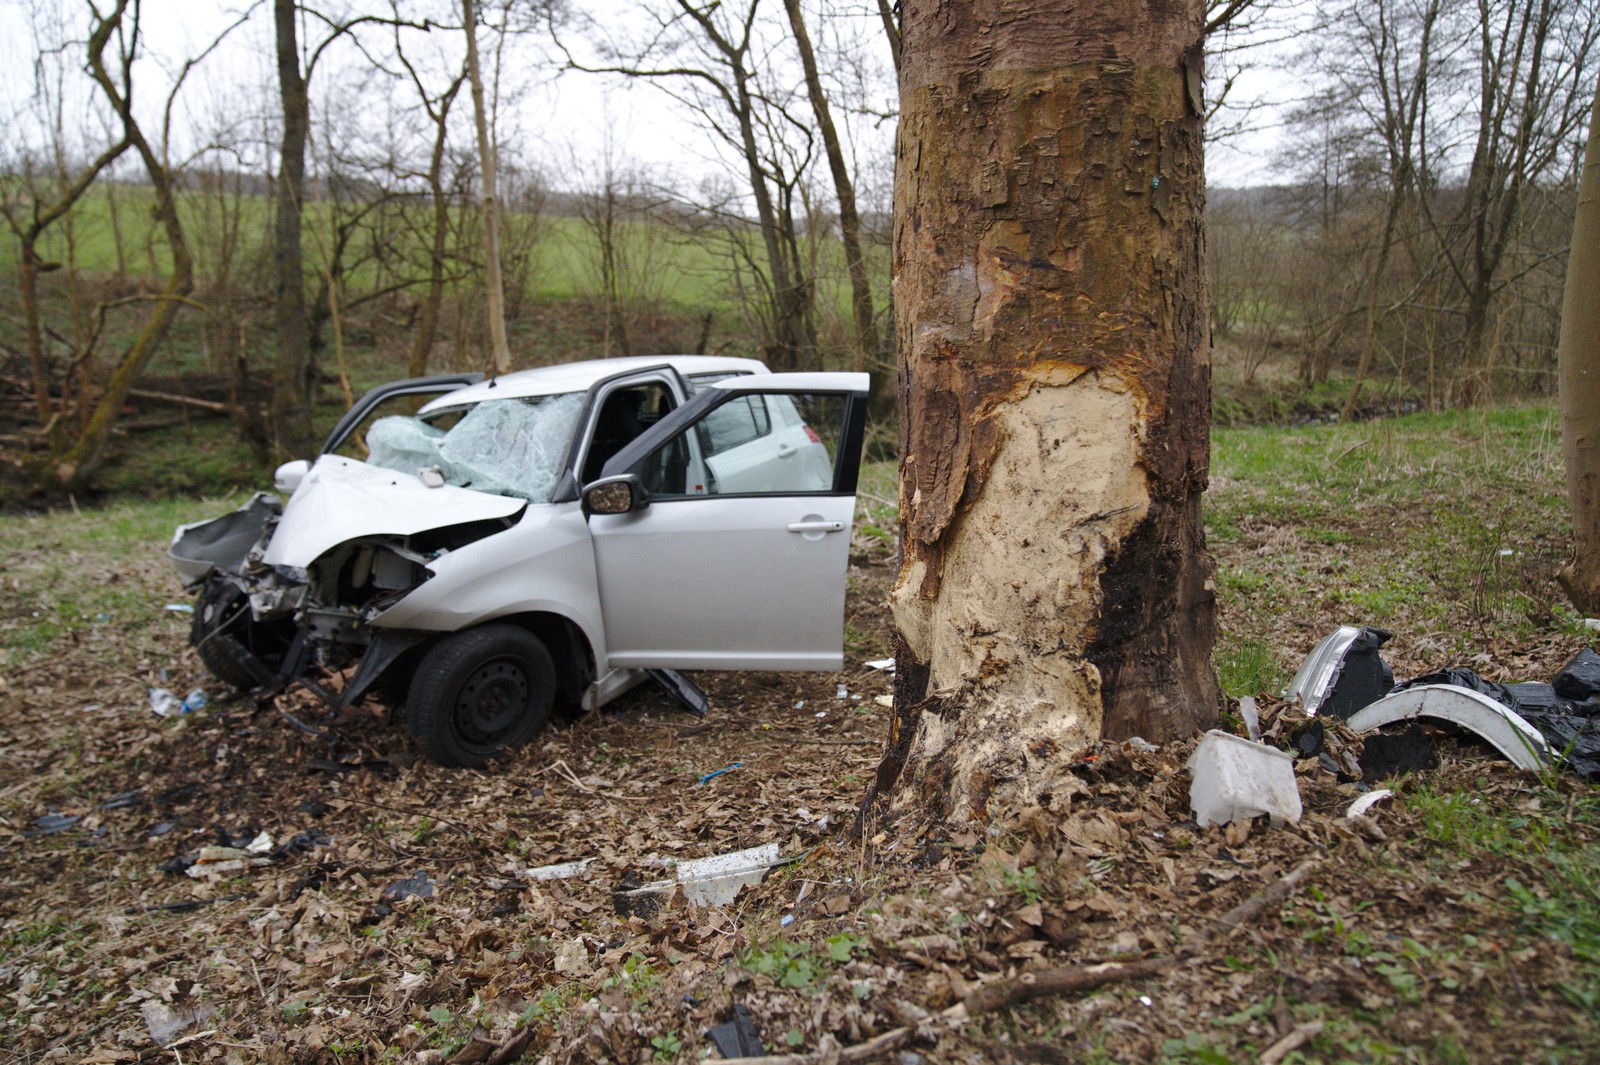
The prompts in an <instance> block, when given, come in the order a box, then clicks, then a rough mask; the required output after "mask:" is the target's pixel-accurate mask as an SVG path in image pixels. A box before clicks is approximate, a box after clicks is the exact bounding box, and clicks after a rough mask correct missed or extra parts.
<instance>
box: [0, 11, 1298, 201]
mask: <svg viewBox="0 0 1600 1065" xmlns="http://www.w3.org/2000/svg"><path fill="white" fill-rule="evenodd" d="M99 3H100V5H101V6H102V8H104V7H105V6H107V0H99ZM480 3H482V0H480ZM83 4H84V0H0V141H5V140H12V139H14V138H17V137H18V136H19V134H20V131H21V129H22V128H23V127H24V126H25V125H31V124H32V123H31V122H30V121H28V119H27V118H25V117H24V118H19V115H22V116H26V115H27V114H28V113H29V109H30V106H31V104H32V102H33V101H34V97H35V93H34V87H35V84H36V76H35V63H36V59H37V50H36V45H35V40H34V37H33V34H32V31H31V30H30V28H29V26H30V17H29V13H30V12H31V11H39V12H42V13H43V15H44V20H45V21H48V20H49V19H50V18H52V17H53V18H56V19H60V20H62V21H63V22H65V23H66V24H67V25H69V26H71V27H73V28H74V32H75V35H79V36H81V33H82V30H81V28H80V27H81V26H82V25H83V22H84V19H83V15H82V12H83ZM363 6H366V7H370V8H373V9H376V7H377V5H375V4H367V5H363ZM484 6H488V5H484ZM584 7H585V10H586V11H587V12H588V13H589V14H590V15H595V16H597V18H598V21H599V22H600V23H601V24H602V25H603V26H605V27H607V28H608V29H611V30H621V31H622V32H625V31H626V30H627V29H628V28H630V26H629V19H628V12H629V11H630V10H631V6H630V3H629V0H590V2H589V3H588V4H586V5H584ZM771 7H772V9H773V12H774V13H777V12H779V10H780V9H779V8H778V5H776V4H775V3H774V4H772V5H771ZM428 9H432V10H433V12H434V14H435V17H437V18H451V17H454V16H455V12H456V11H458V10H459V8H458V4H457V2H456V0H411V2H410V3H407V4H405V5H404V7H403V10H404V11H405V13H406V14H407V15H408V16H409V17H420V16H421V13H422V12H424V11H425V10H428ZM246 11H250V12H251V14H250V18H249V19H248V21H247V22H246V23H245V24H244V25H243V26H241V27H240V28H238V29H237V30H235V31H234V32H233V34H232V35H231V36H230V37H229V38H228V39H227V41H226V42H225V43H224V44H223V45H222V46H221V47H220V48H218V49H217V51H215V52H214V53H212V54H211V55H210V56H209V57H208V58H207V59H206V61H205V63H204V65H203V66H201V67H200V68H199V69H198V70H197V71H196V72H195V73H193V74H191V75H190V78H189V81H188V83H187V84H186V86H185V88H184V90H183V93H182V95H181V97H180V101H181V103H180V107H179V109H178V111H177V112H176V115H175V123H174V124H175V126H177V127H180V128H182V129H184V130H186V133H185V134H184V135H182V136H179V137H175V140H176V141H178V142H179V147H177V148H175V150H174V155H175V157H181V156H182V155H184V154H185V153H186V152H188V151H192V150H193V148H194V147H195V146H196V145H197V144H200V143H203V142H204V141H206V140H207V139H209V137H210V136H211V131H213V130H216V129H217V128H218V127H221V126H224V125H228V124H230V123H231V124H233V125H234V126H235V127H236V131H235V132H234V133H233V134H232V136H233V137H234V139H236V140H242V141H244V142H245V143H246V144H247V145H249V146H250V148H249V149H248V150H247V156H246V158H245V160H244V163H245V165H246V166H250V167H259V166H260V165H261V164H262V161H263V160H262V159H260V158H251V156H260V155H262V154H264V153H265V152H266V151H268V150H269V148H270V143H271V139H272V138H273V137H274V136H275V133H274V131H273V130H272V129H270V128H269V127H268V125H267V124H265V123H263V122H262V121H261V120H260V119H259V118H257V119H256V120H255V121H254V122H251V121H250V119H249V116H250V113H251V112H253V111H254V112H257V113H259V112H261V111H262V110H263V109H265V110H266V111H269V112H270V111H271V109H272V108H273V107H275V106H276V102H277V100H276V93H277V82H276V73H275V66H274V58H273V41H272V19H271V15H272V12H271V5H270V2H261V3H258V4H256V5H255V6H254V7H253V8H252V7H251V6H250V5H248V4H247V3H208V2H205V0H190V2H183V0H145V8H144V24H145V30H144V33H145V41H146V45H147V50H146V55H147V56H148V58H147V59H146V60H145V61H144V62H142V63H141V64H140V67H139V68H138V69H137V71H136V75H135V84H136V99H137V100H138V101H139V105H140V106H139V110H140V114H141V118H142V119H143V120H144V121H145V123H146V125H147V128H148V129H152V130H153V129H156V128H159V109H160V105H161V102H162V97H163V96H164V94H165V91H166V89H165V85H166V84H170V78H171V75H172V73H173V72H174V71H175V70H176V69H177V67H178V65H179V64H180V62H181V60H182V59H183V58H184V57H186V56H191V55H194V54H197V53H198V52H199V51H201V50H202V49H203V48H204V47H205V46H206V45H207V44H208V43H209V42H210V41H211V40H213V39H214V37H215V36H216V35H217V33H218V32H220V31H221V29H223V28H224V27H226V26H227V25H229V24H230V23H232V22H233V21H235V20H236V19H237V18H238V17H239V16H240V15H241V14H242V13H244V12H246ZM830 11H832V12H833V14H832V16H831V17H830V19H829V22H828V24H827V25H826V26H817V27H813V35H814V36H815V37H818V38H821V37H823V36H824V35H825V34H829V33H831V34H837V35H840V36H844V37H849V36H851V35H856V36H858V37H859V39H860V40H861V44H860V46H859V47H860V49H861V50H862V51H863V53H864V54H866V55H867V56H869V57H870V58H871V59H872V60H873V62H874V63H875V64H876V68H877V69H876V71H875V75H876V77H877V78H878V79H879V80H878V81H877V91H876V93H875V95H874V98H872V99H870V100H869V101H867V103H868V106H869V107H872V108H875V109H878V110H887V109H889V108H890V107H891V106H892V99H891V95H890V90H889V81H888V71H887V68H888V55H887V46H886V45H884V43H883V41H882V29H881V25H880V24H879V23H878V21H877V16H876V14H875V11H873V10H871V9H869V8H868V7H867V6H866V5H865V4H857V5H854V6H853V7H845V6H842V5H835V7H834V8H830ZM635 25H637V23H635ZM303 26H306V27H307V29H308V30H309V31H310V32H305V33H303V37H304V38H311V37H312V36H313V34H314V33H316V31H317V30H318V27H317V25H316V24H315V23H303ZM371 37H372V39H374V40H375V41H376V42H377V44H378V45H379V46H382V45H383V43H384V41H383V32H382V31H379V32H377V33H374V34H371ZM460 38H461V34H460V32H459V31H449V30H434V31H433V32H432V33H431V34H428V35H426V37H424V36H423V35H421V34H415V35H412V37H411V40H412V42H413V45H414V50H415V53H416V54H417V55H418V56H419V57H422V58H423V60H424V61H425V59H426V58H427V56H428V53H430V52H431V53H433V58H434V60H435V62H434V66H435V68H436V69H438V70H440V71H442V70H443V69H444V68H445V67H446V66H447V65H449V64H451V63H454V62H456V61H458V60H457V58H456V57H458V56H459V55H460V50H461V47H462V45H461V41H460ZM302 43H303V44H304V43H305V41H304V40H303V41H302ZM819 45H820V41H819ZM408 47H410V46H408ZM493 47H494V41H493V39H492V37H491V36H490V35H485V38H484V39H483V40H481V41H480V49H482V50H483V51H484V52H485V61H486V62H489V61H491V59H490V56H489V53H490V52H491V51H492V49H493ZM81 55H82V48H81V45H80V46H78V47H76V48H73V49H70V50H69V52H67V53H66V54H65V59H64V61H63V64H62V65H64V66H65V67H66V69H67V71H68V80H69V81H72V80H75V79H74V78H73V77H72V76H71V75H72V72H73V71H75V70H76V69H77V68H79V67H80V66H81V62H82V60H81V58H80V57H81ZM1214 66H1215V64H1214ZM553 70H554V63H553V60H552V58H551V55H550V49H549V47H548V44H547V43H546V42H545V41H544V40H543V38H542V36H541V35H539V34H530V35H528V37H527V38H526V39H524V40H513V41H512V43H511V44H510V45H509V46H508V49H507V51H506V53H505V55H504V64H503V72H502V87H503V89H504V90H505V92H506V95H507V96H508V97H510V98H514V99H515V100H516V105H515V106H509V107H507V108H506V109H505V111H504V112H503V113H502V118H501V124H500V136H501V140H502V143H503V144H505V145H507V146H508V147H509V148H510V149H511V152H510V154H511V155H513V156H521V157H522V158H523V159H525V160H529V161H531V162H534V163H535V164H536V165H539V166H540V167H541V169H543V170H544V172H545V174H546V178H547V181H548V182H549V184H550V185H551V186H552V187H554V188H557V189H561V188H564V187H567V186H568V185H569V184H571V182H569V181H566V180H564V177H570V176H571V175H570V173H569V171H570V167H571V163H572V160H573V159H574V156H575V155H576V156H577V157H579V158H582V159H594V158H596V157H598V155H599V154H600V152H601V151H602V147H603V142H604V140H605V131H606V130H607V129H608V128H609V129H611V130H613V131H614V132H613V136H614V141H615V147H616V149H617V150H618V151H619V154H620V155H621V157H622V161H623V162H624V163H625V164H628V165H634V166H639V167H642V168H644V169H646V170H652V171H654V172H656V173H658V174H660V175H663V176H670V177H672V178H675V179H678V181H679V183H680V184H682V185H684V186H688V187H692V186H694V185H695V184H697V183H698V182H699V180H701V179H703V178H705V177H708V176H710V175H712V174H715V173H717V172H718V170H719V164H718V162H717V159H718V155H717V149H716V146H715V144H714V142H713V140H712V139H711V137H710V136H709V135H708V134H707V133H706V132H705V131H704V130H702V129H701V128H699V127H698V126H697V125H696V124H695V122H694V121H693V119H692V118H690V117H688V116H687V115H685V114H684V112H683V109H682V108H681V107H680V106H679V105H676V104H674V103H673V102H672V101H670V100H669V99H668V98H667V96H666V95H665V94H664V93H663V92H661V91H660V90H659V89H658V88H656V87H655V86H653V85H651V84H641V83H625V82H623V81H621V80H620V79H616V78H610V77H604V76H599V75H588V74H582V73H567V74H564V75H562V76H560V77H556V76H554V74H553ZM486 76H487V72H486ZM76 80H78V81H79V82H81V79H76ZM381 80H382V79H381V76H375V75H372V74H371V73H370V67H369V66H368V65H367V64H366V63H365V61H364V60H363V59H362V57H361V55H360V53H359V52H357V51H356V50H355V49H354V48H352V47H350V46H349V45H348V44H343V43H341V44H339V45H336V46H335V47H334V49H332V50H330V53H329V55H328V56H327V58H326V59H325V60H324V61H323V64H322V65H321V66H319V68H318V71H317V74H316V76H315V78H314V80H313V97H314V100H315V101H318V102H317V103H314V105H313V106H314V107H317V106H318V105H319V103H322V104H325V103H326V102H327V101H328V99H329V96H330V94H331V95H332V99H333V100H334V101H336V102H337V101H344V100H346V99H347V98H351V97H354V94H355V91H356V84H357V83H363V82H365V83H370V82H373V81H379V82H381ZM439 80H441V79H437V78H436V79H435V81H439ZM1281 84H1282V80H1281V78H1280V77H1279V76H1277V75H1275V74H1272V73H1271V72H1267V71H1260V72H1256V73H1254V74H1251V75H1248V76H1246V77H1244V78H1242V79H1241V80H1240V81H1239V83H1237V84H1236V85H1235V87H1234V90H1233V98H1234V99H1245V98H1265V97H1270V96H1272V95H1273V94H1274V93H1275V92H1278V91H1279V90H1280V87H1281ZM85 93H86V89H85V87H84V86H83V85H81V84H79V85H78V87H77V88H76V89H73V90H70V91H69V96H70V99H71V105H70V106H68V107H67V108H66V109H65V119H64V123H63V124H64V126H65V127H66V128H67V129H68V130H69V131H73V132H76V131H82V133H83V135H84V137H85V139H86V140H88V141H89V142H91V143H94V142H97V141H99V140H100V138H99V137H98V136H97V135H96V133H97V130H96V120H95V118H94V117H93V110H92V108H91V107H90V106H89V105H88V104H87V102H86V97H85ZM396 95H397V97H398V96H403V95H405V94H404V92H403V91H402V92H399V93H397V94H396ZM365 106H367V107H368V108H370V107H371V106H372V105H371V104H370V102H369V103H368V104H367V105H365ZM470 116H471V111H470V103H469V99H468V97H467V94H466V93H465V92H463V93H462V95H461V98H460V99H459V100H458V101H457V103H456V110H455V111H454V112H453V114H452V123H453V125H454V126H455V127H456V130H457V133H456V137H457V139H458V141H459V142H460V143H465V142H466V141H468V140H469V139H470V135H471V126H470ZM318 117H319V116H317V115H315V114H314V117H313V136H314V137H316V136H318V135H319V130H318V128H317V119H318ZM33 118H34V121H36V120H37V116H36V115H34V116H33ZM365 118H366V119H367V120H368V121H377V122H379V123H383V122H388V123H390V124H391V125H392V126H395V127H400V128H401V130H402V132H403V131H404V127H405V126H407V125H410V124H416V123H418V122H419V119H418V117H417V116H407V115H385V114H383V113H378V114H375V115H374V114H368V115H366V116H365ZM421 124H422V125H425V120H421ZM851 125H852V128H853V133H854V139H855V141H856V149H857V151H858V153H859V157H860V159H861V161H863V162H865V161H867V160H869V159H871V160H872V161H873V162H875V163H876V164H877V165H875V166H873V167H872V168H871V169H872V170H873V171H875V172H876V175H877V184H878V186H879V189H878V191H879V194H880V196H881V195H884V194H885V193H884V190H883V189H882V185H883V184H884V182H885V180H886V175H887V172H888V169H889V161H890V158H891V156H890V150H891V141H890V137H891V135H892V134H891V129H890V124H889V123H881V122H879V123H874V122H871V121H869V120H867V119H864V118H859V117H858V118H856V119H855V120H853V121H852V122H851ZM8 126H9V127H10V129H9V131H8V129H7V127H8ZM238 127H242V132H240V131H239V130H238ZM30 139H31V138H30ZM1274 142H1275V132H1274V131H1273V130H1272V129H1270V128H1269V129H1267V130H1264V131H1258V132H1256V133H1254V134H1251V135H1248V136H1245V137H1241V138H1237V139H1235V140H1231V141H1230V142H1229V143H1226V144H1213V145H1212V146H1211V148H1210V150H1209V158H1208V162H1207V168H1208V174H1209V176H1210V180H1211V181H1212V182H1213V183H1214V184H1219V185H1239V184H1247V183H1250V182H1267V181H1271V180H1273V179H1274V177H1275V172H1274V168H1273V166H1272V161H1273V148H1272V146H1273V143H1274ZM817 180H818V181H819V182H823V183H825V182H826V168H825V167H823V166H821V165H820V161H819V164H818V166H817ZM865 184H866V185H867V186H868V188H867V189H864V190H863V191H864V193H867V194H868V195H867V198H868V199H869V200H870V193H871V192H872V189H871V186H872V184H873V182H872V181H867V182H865ZM872 206H876V207H883V206H886V201H883V202H880V203H877V204H873V205H872Z"/></svg>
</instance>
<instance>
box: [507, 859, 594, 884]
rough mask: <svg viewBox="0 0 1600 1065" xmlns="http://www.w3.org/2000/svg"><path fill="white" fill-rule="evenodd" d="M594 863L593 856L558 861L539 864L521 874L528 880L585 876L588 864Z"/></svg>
mask: <svg viewBox="0 0 1600 1065" xmlns="http://www.w3.org/2000/svg"><path fill="white" fill-rule="evenodd" d="M593 864H594V859H593V858H584V859H581V860H579V861H576V862H559V863H557V864H555V865H541V866H538V867H537V868H534V869H527V870H524V871H523V872H522V874H521V875H522V876H525V877H527V878H528V879H529V880H572V879H575V878H578V877H583V876H587V875H588V872H589V866H591V865H593Z"/></svg>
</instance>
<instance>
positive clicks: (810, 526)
mask: <svg viewBox="0 0 1600 1065" xmlns="http://www.w3.org/2000/svg"><path fill="white" fill-rule="evenodd" d="M788 528H789V531H790V532H792V533H831V532H843V531H844V522H842V521H791V522H790V523H789V526H788Z"/></svg>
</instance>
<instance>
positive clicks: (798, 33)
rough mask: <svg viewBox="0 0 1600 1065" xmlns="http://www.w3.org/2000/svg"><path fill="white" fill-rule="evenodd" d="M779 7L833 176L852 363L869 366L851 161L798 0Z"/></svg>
mask: <svg viewBox="0 0 1600 1065" xmlns="http://www.w3.org/2000/svg"><path fill="white" fill-rule="evenodd" d="M783 7H784V11H785V12H786V13H787V14H788V16H789V28H790V31H791V32H793V34H794V43H795V47H796V48H797V49H798V50H799V53H800V64H801V67H802V68H803V69H804V71H805V76H806V93H807V95H808V96H809V97H810V99H811V110H812V111H813V113H815V114H816V116H817V130H818V132H819V133H820V134H821V135H822V146H823V150H824V152H825V153H826V154H827V157H828V172H829V173H830V174H831V175H832V176H833V189H834V194H835V196H837V198H838V201H839V238H840V241H841V242H842V243H843V244H844V260H845V268H846V270H847V271H848V272H849V276H850V308H851V312H852V313H853V314H854V316H855V327H856V329H855V333H856V335H855V347H856V359H857V363H856V364H857V365H858V366H860V367H861V368H862V369H873V368H876V366H877V362H878V324H877V320H876V318H875V316H874V314H873V310H872V285H871V283H870V282H869V281H868V280H867V262H866V257H865V256H864V255H863V254H862V252H861V215H860V213H859V212H858V211H857V210H856V190H855V182H854V181H853V180H852V179H851V177H850V165H849V162H848V160H846V159H845V154H844V145H843V144H842V142H841V141H840V139H839V131H838V130H837V129H836V128H835V126H834V124H833V108H832V107H831V106H830V105H829V103H828V95H827V93H826V92H824V91H823V88H822V75H821V74H820V72H819V71H818V69H817V56H816V52H815V50H814V49H813V48H812V47H811V35H810V34H809V33H807V32H806V22H805V15H804V13H803V12H802V11H801V9H800V0H783Z"/></svg>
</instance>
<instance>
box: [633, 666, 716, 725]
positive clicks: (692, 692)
mask: <svg viewBox="0 0 1600 1065" xmlns="http://www.w3.org/2000/svg"><path fill="white" fill-rule="evenodd" d="M645 673H647V674H649V676H650V679H651V680H653V681H655V682H656V683H657V684H659V685H661V687H662V688H664V689H666V692H667V694H668V695H670V696H672V698H673V699H674V700H676V701H677V703H678V705H679V706H681V707H683V708H684V709H685V710H687V711H689V713H691V714H693V715H694V716H695V717H705V716H706V714H707V712H709V711H710V709H711V703H710V701H708V700H707V699H706V693H705V692H703V691H701V690H700V686H699V685H698V684H696V683H695V682H694V681H692V680H690V679H689V678H688V677H686V676H684V675H683V674H682V673H679V672H678V671H677V670H675V669H647V670H645Z"/></svg>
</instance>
